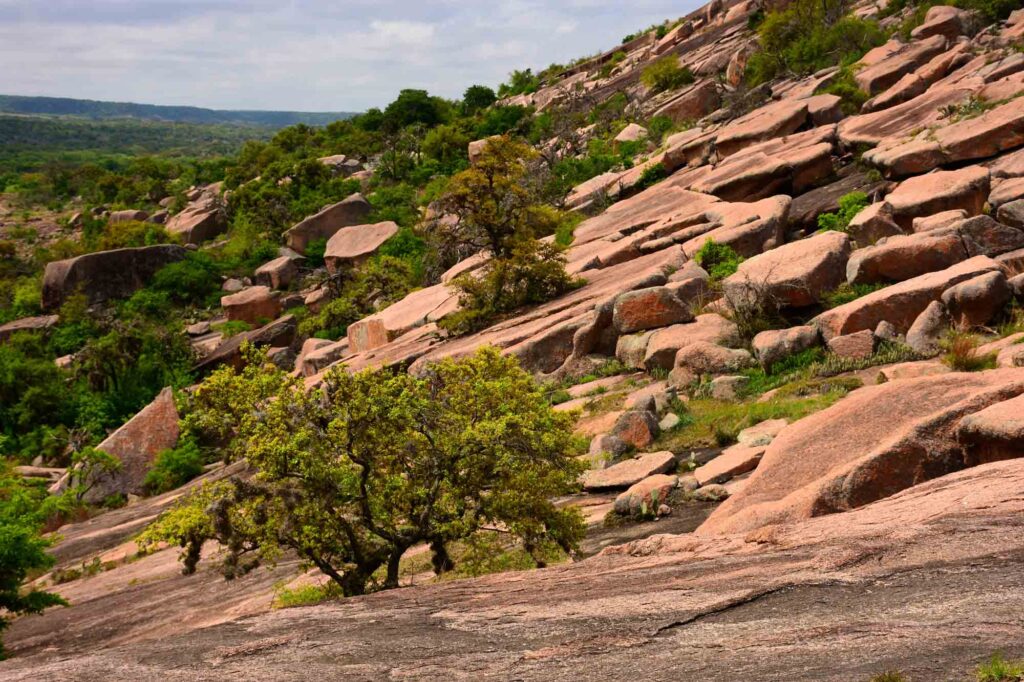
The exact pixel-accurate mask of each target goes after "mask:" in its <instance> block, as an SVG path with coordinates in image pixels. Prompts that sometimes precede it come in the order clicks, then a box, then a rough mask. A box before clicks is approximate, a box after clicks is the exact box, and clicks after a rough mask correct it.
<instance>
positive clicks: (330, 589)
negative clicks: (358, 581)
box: [274, 582, 343, 609]
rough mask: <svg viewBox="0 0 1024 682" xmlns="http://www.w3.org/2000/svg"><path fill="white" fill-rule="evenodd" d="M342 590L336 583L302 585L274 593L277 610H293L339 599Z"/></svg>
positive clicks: (284, 588) (281, 589) (282, 588)
mask: <svg viewBox="0 0 1024 682" xmlns="http://www.w3.org/2000/svg"><path fill="white" fill-rule="evenodd" d="M341 596H343V595H342V594H341V590H340V589H339V588H338V584H337V583H335V582H329V583H326V584H324V585H301V586H299V587H296V588H287V587H281V588H280V589H277V590H275V591H274V608H275V609H292V608H296V607H299V606H314V605H316V604H322V603H323V602H325V601H331V600H333V599H338V598H340V597H341Z"/></svg>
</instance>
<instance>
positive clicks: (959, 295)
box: [942, 271, 1012, 328]
mask: <svg viewBox="0 0 1024 682" xmlns="http://www.w3.org/2000/svg"><path fill="white" fill-rule="evenodd" d="M1011 296H1012V294H1011V292H1010V285H1009V284H1007V282H1006V275H1004V274H1003V273H1002V272H1000V271H996V272H986V273H985V274H983V275H978V276H977V277H975V278H973V279H969V280H967V281H966V282H961V283H960V284H957V285H956V286H952V287H950V288H949V289H947V290H946V291H945V292H943V294H942V303H943V304H944V305H945V306H946V310H947V311H948V312H949V316H950V318H951V319H952V321H953V324H955V325H956V326H958V327H965V328H969V327H980V326H981V325H983V324H987V323H988V322H989V321H990V320H992V319H993V318H995V316H996V315H997V314H999V313H1000V312H1001V311H1002V310H1003V308H1004V307H1005V306H1006V304H1007V303H1009V301H1010V297H1011Z"/></svg>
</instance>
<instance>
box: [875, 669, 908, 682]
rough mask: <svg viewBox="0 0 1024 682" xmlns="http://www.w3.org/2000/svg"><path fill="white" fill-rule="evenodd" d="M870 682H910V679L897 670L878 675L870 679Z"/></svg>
mask: <svg viewBox="0 0 1024 682" xmlns="http://www.w3.org/2000/svg"><path fill="white" fill-rule="evenodd" d="M871 682H910V678H909V677H907V676H906V675H904V674H903V673H901V672H899V671H898V670H890V671H888V672H884V673H879V674H878V675H875V676H874V677H872V678H871Z"/></svg>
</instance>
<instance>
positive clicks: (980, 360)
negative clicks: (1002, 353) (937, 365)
mask: <svg viewBox="0 0 1024 682" xmlns="http://www.w3.org/2000/svg"><path fill="white" fill-rule="evenodd" d="M941 346H942V350H943V351H945V352H944V354H943V356H942V364H944V365H946V366H947V367H949V368H950V369H952V370H954V371H957V372H981V371H983V370H986V369H995V368H996V359H997V357H998V354H997V353H981V352H980V351H979V350H978V348H979V346H981V338H980V337H979V336H978V335H977V334H969V333H967V332H960V331H953V332H950V333H949V334H947V335H946V338H944V339H943V340H942V344H941Z"/></svg>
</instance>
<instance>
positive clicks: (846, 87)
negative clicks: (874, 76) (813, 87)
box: [817, 66, 871, 116]
mask: <svg viewBox="0 0 1024 682" xmlns="http://www.w3.org/2000/svg"><path fill="white" fill-rule="evenodd" d="M817 93H818V94H821V95H835V96H836V97H838V98H839V99H840V103H839V107H840V109H842V110H843V113H844V114H846V115H847V116H853V115H854V114H858V113H860V110H861V107H863V106H864V103H865V102H867V101H868V99H869V98H870V97H871V96H870V95H869V94H868V93H866V92H864V91H863V90H861V89H860V86H859V85H857V81H855V80H854V78H853V69H852V68H850V67H849V66H845V67H843V68H841V69H840V70H839V72H838V73H836V75H835V76H834V77H833V78H832V81H831V82H830V83H829V84H828V85H825V86H824V87H821V88H818V90H817Z"/></svg>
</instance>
